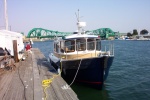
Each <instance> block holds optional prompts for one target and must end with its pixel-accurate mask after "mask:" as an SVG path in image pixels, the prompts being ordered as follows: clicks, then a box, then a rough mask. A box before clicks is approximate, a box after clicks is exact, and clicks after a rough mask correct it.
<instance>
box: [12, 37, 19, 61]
mask: <svg viewBox="0 0 150 100" xmlns="http://www.w3.org/2000/svg"><path fill="white" fill-rule="evenodd" d="M13 50H14V60H15V62H18V61H19V60H18V52H17V51H18V50H17V40H13Z"/></svg>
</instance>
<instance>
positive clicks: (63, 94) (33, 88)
mask: <svg viewBox="0 0 150 100" xmlns="http://www.w3.org/2000/svg"><path fill="white" fill-rule="evenodd" d="M26 56H27V55H26ZM45 79H51V81H52V82H51V84H50V85H49V87H47V88H45V89H44V87H43V86H42V81H43V80H45ZM66 84H67V83H66V82H65V81H64V80H63V79H62V78H61V76H59V75H57V74H56V71H55V69H54V68H53V67H52V66H51V65H50V64H49V63H48V62H47V59H46V58H45V56H44V55H43V54H42V53H41V52H40V51H39V49H36V48H32V53H30V54H28V56H27V58H26V59H25V60H24V61H20V62H19V63H16V68H15V70H13V71H11V70H6V69H5V70H4V69H0V100H78V97H77V95H76V94H75V92H74V91H73V90H72V89H71V88H69V89H64V88H63V86H65V85H66Z"/></svg>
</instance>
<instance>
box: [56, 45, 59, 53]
mask: <svg viewBox="0 0 150 100" xmlns="http://www.w3.org/2000/svg"><path fill="white" fill-rule="evenodd" d="M56 52H59V45H58V43H56Z"/></svg>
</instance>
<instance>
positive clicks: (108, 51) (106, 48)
mask: <svg viewBox="0 0 150 100" xmlns="http://www.w3.org/2000/svg"><path fill="white" fill-rule="evenodd" d="M101 55H108V56H114V44H113V43H109V44H105V45H103V46H101Z"/></svg>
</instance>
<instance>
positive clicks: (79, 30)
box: [76, 9, 86, 34]
mask: <svg viewBox="0 0 150 100" xmlns="http://www.w3.org/2000/svg"><path fill="white" fill-rule="evenodd" d="M76 17H77V27H78V33H79V34H80V33H81V28H83V27H85V26H86V22H80V14H79V9H78V15H77V14H76Z"/></svg>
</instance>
